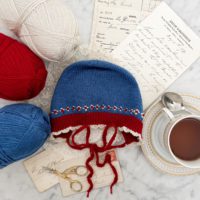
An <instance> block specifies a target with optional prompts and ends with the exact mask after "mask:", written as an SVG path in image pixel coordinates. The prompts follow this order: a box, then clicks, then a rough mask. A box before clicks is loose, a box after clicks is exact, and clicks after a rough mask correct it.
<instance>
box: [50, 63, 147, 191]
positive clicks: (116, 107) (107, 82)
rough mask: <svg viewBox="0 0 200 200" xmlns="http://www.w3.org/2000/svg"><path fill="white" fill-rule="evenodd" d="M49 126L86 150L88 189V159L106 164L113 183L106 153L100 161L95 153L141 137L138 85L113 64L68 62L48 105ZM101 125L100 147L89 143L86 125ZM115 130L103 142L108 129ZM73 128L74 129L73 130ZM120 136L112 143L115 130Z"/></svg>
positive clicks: (54, 133) (141, 116) (135, 140)
mask: <svg viewBox="0 0 200 200" xmlns="http://www.w3.org/2000/svg"><path fill="white" fill-rule="evenodd" d="M50 116H51V125H52V131H53V135H55V136H56V137H62V138H65V139H66V141H67V143H68V145H70V146H71V147H72V148H74V149H79V150H81V149H84V148H89V149H90V153H91V155H90V158H88V160H87V162H86V167H87V168H88V170H89V172H90V173H89V175H88V182H89V183H90V188H89V190H88V192H90V191H91V189H92V187H93V185H92V182H91V177H92V174H93V170H92V169H91V166H90V161H91V160H93V158H96V164H97V166H99V167H103V166H104V165H105V164H106V163H108V164H110V167H111V168H112V170H113V173H114V174H115V179H114V181H113V183H112V185H111V190H112V186H113V185H114V184H115V183H116V182H117V173H116V169H115V168H114V167H113V166H112V163H111V158H110V156H109V154H107V155H106V156H105V160H104V162H103V163H100V161H99V156H98V153H99V152H104V151H108V150H111V149H114V148H121V147H124V146H125V145H127V144H130V143H132V142H137V141H139V140H140V139H141V133H142V119H143V108H142V100H141V95H140V91H139V88H138V84H137V82H136V80H135V79H134V77H133V76H132V75H131V74H130V73H129V72H127V71H126V70H124V69H122V68H121V67H119V66H116V65H114V64H111V63H108V62H104V61H97V60H90V61H81V62H77V63H75V64H72V65H71V66H70V67H68V68H66V70H65V71H64V72H63V74H62V76H61V77H60V80H59V81H58V84H57V86H56V89H55V92H54V96H53V99H52V104H51V115H50ZM91 125H105V126H104V130H102V131H103V134H102V141H103V146H100V147H99V146H98V145H97V144H94V143H91V142H90V139H89V138H90V126H91ZM110 127H112V128H114V129H115V131H114V133H113V135H112V137H111V138H110V140H109V141H107V132H108V129H109V128H110ZM74 130H75V131H74ZM83 130H86V131H87V134H86V137H85V140H84V141H83V143H81V144H79V143H77V142H76V139H75V138H76V136H77V135H79V134H81V132H82V131H83ZM118 131H120V133H121V135H122V136H123V138H124V142H123V143H122V144H117V145H116V144H115V140H116V137H117V133H118Z"/></svg>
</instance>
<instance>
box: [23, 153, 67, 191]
mask: <svg viewBox="0 0 200 200" xmlns="http://www.w3.org/2000/svg"><path fill="white" fill-rule="evenodd" d="M62 161H64V158H63V156H61V155H60V154H58V153H56V152H54V151H51V150H45V151H43V152H41V153H39V154H38V155H36V156H34V157H32V158H30V159H28V160H26V161H25V162H24V166H25V168H26V170H27V171H28V174H29V175H30V177H31V178H32V180H33V182H34V183H35V186H36V188H37V190H38V191H39V192H44V191H45V190H48V189H49V188H51V187H53V186H54V185H56V184H58V183H59V179H58V177H56V176H54V175H53V174H50V173H48V172H47V171H46V170H45V169H44V167H49V168H53V169H55V167H56V165H57V164H58V163H60V162H62Z"/></svg>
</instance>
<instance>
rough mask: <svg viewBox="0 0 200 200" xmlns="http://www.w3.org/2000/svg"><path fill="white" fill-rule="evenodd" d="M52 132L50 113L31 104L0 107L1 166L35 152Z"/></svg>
mask: <svg viewBox="0 0 200 200" xmlns="http://www.w3.org/2000/svg"><path fill="white" fill-rule="evenodd" d="M50 132H51V127H50V122H49V117H48V115H47V114H46V113H45V112H43V111H42V109H40V108H38V107H36V106H34V105H31V104H13V105H8V106H5V107H3V108H1V109H0V168H3V167H5V166H7V165H9V164H11V163H13V162H15V161H18V160H21V159H23V158H26V157H27V156H30V155H31V154H33V153H35V152H36V151H37V150H38V149H39V148H40V147H41V146H42V145H43V144H44V142H45V141H46V139H47V138H48V136H49V134H50Z"/></svg>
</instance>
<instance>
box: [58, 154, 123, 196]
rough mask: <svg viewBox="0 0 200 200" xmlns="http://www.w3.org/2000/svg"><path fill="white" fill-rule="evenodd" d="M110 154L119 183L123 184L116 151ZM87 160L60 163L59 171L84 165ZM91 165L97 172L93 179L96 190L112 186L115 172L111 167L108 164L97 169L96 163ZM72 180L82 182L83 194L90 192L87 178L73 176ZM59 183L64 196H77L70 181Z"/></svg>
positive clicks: (80, 159)
mask: <svg viewBox="0 0 200 200" xmlns="http://www.w3.org/2000/svg"><path fill="white" fill-rule="evenodd" d="M109 153H110V155H111V157H112V164H113V165H114V166H115V168H116V170H117V172H118V183H119V182H122V181H123V177H122V172H121V168H120V164H119V161H118V160H117V157H116V153H115V151H111V152H109ZM103 157H104V156H103ZM86 158H87V157H86V156H85V157H79V159H72V160H68V161H65V162H62V163H59V164H58V165H57V169H58V170H59V171H64V170H66V168H69V167H73V166H81V165H84V164H85V161H86ZM100 159H101V158H100ZM102 162H103V161H102ZM91 165H92V167H93V170H94V172H95V173H94V175H93V178H92V181H93V184H94V188H101V187H105V186H109V185H111V183H112V181H113V178H114V175H113V172H112V170H111V168H110V166H109V165H108V164H107V165H105V167H103V168H98V167H96V165H95V163H94V161H93V162H91ZM71 178H73V179H74V180H78V181H80V182H81V184H82V187H83V188H82V191H81V192H85V191H87V190H88V188H89V184H88V182H87V177H86V176H82V177H81V176H76V175H74V176H71ZM59 182H60V186H61V190H62V194H63V196H65V197H67V196H70V195H73V194H76V192H75V191H73V190H72V189H71V188H70V182H69V181H66V180H64V179H62V178H60V179H59Z"/></svg>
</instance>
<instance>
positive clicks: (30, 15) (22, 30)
mask: <svg viewBox="0 0 200 200" xmlns="http://www.w3.org/2000/svg"><path fill="white" fill-rule="evenodd" d="M0 5H1V6H0V19H1V20H2V21H3V22H4V23H5V24H6V25H7V26H8V28H9V29H10V30H12V31H14V33H15V34H16V35H17V36H18V37H19V38H20V40H21V41H22V42H23V43H24V44H26V45H27V46H28V47H29V48H30V49H31V50H32V51H33V52H35V53H36V54H37V55H38V56H40V57H41V58H43V59H45V60H48V61H53V62H58V63H63V64H65V63H66V62H67V61H68V60H69V58H71V57H72V56H73V55H74V51H75V49H76V48H77V46H78V43H79V33H78V25H77V22H76V20H75V17H74V15H73V13H72V12H71V11H70V10H69V9H68V8H67V6H66V3H64V2H63V1H62V0H0Z"/></svg>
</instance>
